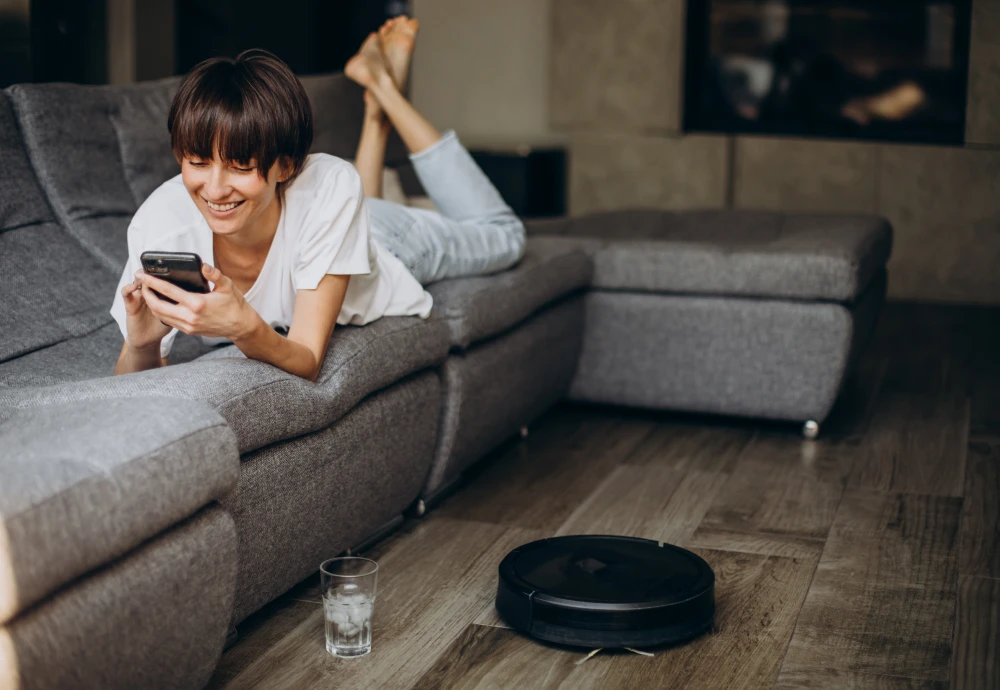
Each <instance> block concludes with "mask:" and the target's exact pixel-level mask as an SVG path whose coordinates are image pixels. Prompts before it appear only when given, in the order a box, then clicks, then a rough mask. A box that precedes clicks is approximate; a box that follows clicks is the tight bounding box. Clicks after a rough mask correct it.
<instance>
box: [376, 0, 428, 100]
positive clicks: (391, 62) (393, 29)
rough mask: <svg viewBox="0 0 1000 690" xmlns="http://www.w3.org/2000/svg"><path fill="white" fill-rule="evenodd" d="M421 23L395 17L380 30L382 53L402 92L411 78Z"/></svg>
mask: <svg viewBox="0 0 1000 690" xmlns="http://www.w3.org/2000/svg"><path fill="white" fill-rule="evenodd" d="M419 30H420V22H419V21H418V20H416V19H409V18H408V17H406V16H399V17H393V18H392V19H389V20H387V21H386V22H385V24H383V25H382V27H381V28H380V29H379V30H378V37H379V43H380V44H381V46H382V53H383V54H384V55H385V61H386V62H387V63H388V66H389V73H390V74H392V79H393V81H395V82H396V86H397V87H399V90H400V91H403V90H404V89H405V88H406V82H407V81H408V79H409V76H410V58H411V57H413V47H414V44H415V43H416V40H417V31H419Z"/></svg>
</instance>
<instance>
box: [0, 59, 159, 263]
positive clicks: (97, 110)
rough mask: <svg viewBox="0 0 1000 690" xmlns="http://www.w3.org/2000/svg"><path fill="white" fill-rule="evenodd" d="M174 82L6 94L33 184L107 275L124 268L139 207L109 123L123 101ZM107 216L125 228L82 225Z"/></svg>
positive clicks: (49, 87)
mask: <svg viewBox="0 0 1000 690" xmlns="http://www.w3.org/2000/svg"><path fill="white" fill-rule="evenodd" d="M174 81H175V80H173V79H171V80H167V82H166V85H165V82H146V83H143V84H135V85H131V86H81V85H77V84H18V85H15V86H12V87H10V88H9V89H8V90H7V93H8V96H9V97H10V100H11V103H12V104H13V106H14V112H15V115H16V117H17V121H18V125H19V126H20V129H21V134H22V136H23V139H24V143H25V147H26V148H27V151H28V154H29V156H30V158H31V162H32V165H33V166H34V169H35V173H36V175H37V177H38V181H39V183H40V184H41V187H42V189H43V190H44V191H45V195H46V198H47V199H48V202H49V204H50V206H51V207H52V210H53V211H54V212H55V215H56V217H57V219H58V220H59V221H60V223H61V224H62V225H63V226H64V227H65V228H66V230H67V231H68V232H69V233H70V234H72V235H73V236H74V237H75V238H76V239H77V240H79V241H80V243H81V244H83V245H84V247H85V248H86V249H87V250H88V251H90V252H91V253H93V254H94V256H96V257H97V258H98V259H99V260H100V261H101V263H102V264H103V265H104V266H105V267H106V268H108V269H109V270H111V271H113V272H114V271H120V270H121V266H122V265H123V264H124V259H125V254H126V239H125V229H126V228H127V225H128V223H127V220H128V218H130V217H131V216H132V214H133V213H134V212H135V210H136V208H138V205H137V204H136V200H135V197H134V196H133V193H132V189H131V187H130V186H129V184H128V181H127V180H126V177H125V169H124V166H123V163H122V150H121V145H120V142H119V138H118V134H117V133H116V131H115V127H114V125H113V124H112V120H111V117H112V114H113V113H117V112H118V111H119V109H120V108H121V104H122V102H123V100H125V99H130V98H131V99H138V100H141V99H142V97H143V96H144V95H147V94H155V93H158V92H160V91H162V90H163V89H164V88H171V86H170V85H172V84H173V83H174ZM109 217H111V218H114V217H118V218H124V219H125V222H124V223H122V224H120V225H114V226H111V227H109V226H107V225H94V224H92V223H81V222H80V221H84V220H92V219H105V218H109ZM112 230H113V231H114V232H109V231H112Z"/></svg>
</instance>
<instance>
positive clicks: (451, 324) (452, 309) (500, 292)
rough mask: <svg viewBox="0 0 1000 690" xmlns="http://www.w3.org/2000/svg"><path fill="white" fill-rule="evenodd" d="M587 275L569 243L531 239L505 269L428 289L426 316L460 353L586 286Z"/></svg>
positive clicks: (588, 266) (588, 268) (583, 259)
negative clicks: (430, 303) (442, 327)
mask: <svg viewBox="0 0 1000 690" xmlns="http://www.w3.org/2000/svg"><path fill="white" fill-rule="evenodd" d="M592 273H593V265H592V263H591V260H590V258H589V257H588V256H587V254H586V253H585V252H584V251H582V250H581V249H580V248H579V247H578V246H577V244H576V243H575V242H573V241H572V240H566V239H563V238H557V237H532V238H529V239H528V243H527V248H526V250H525V254H524V258H522V259H521V261H520V263H518V264H517V266H515V267H514V268H512V269H510V270H509V271H504V272H503V273H497V274H495V275H490V276H478V277H475V278H456V279H454V280H442V281H440V282H438V283H435V284H433V285H431V286H430V287H429V288H428V292H430V293H431V295H432V296H433V297H434V310H433V312H432V313H431V318H433V319H438V320H440V321H443V322H444V323H446V324H448V328H449V329H450V331H451V344H452V347H454V348H458V349H465V348H467V347H469V345H471V344H472V343H475V342H478V341H481V340H485V339H487V338H490V337H492V336H495V335H497V334H499V333H502V332H504V331H506V330H508V329H510V328H511V327H512V326H514V325H516V324H518V323H520V322H521V321H524V320H525V319H527V318H528V317H529V316H531V315H532V314H533V313H535V312H536V311H538V310H539V309H541V308H543V307H545V306H546V305H549V304H551V303H553V302H555V301H557V300H559V299H560V298H562V297H564V296H566V295H568V294H570V293H572V292H575V291H577V290H581V289H583V288H586V287H587V286H588V285H589V284H590V280H591V275H592Z"/></svg>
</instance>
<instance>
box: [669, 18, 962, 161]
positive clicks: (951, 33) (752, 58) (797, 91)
mask: <svg viewBox="0 0 1000 690" xmlns="http://www.w3.org/2000/svg"><path fill="white" fill-rule="evenodd" d="M970 11H971V0H689V1H688V18H687V55H686V60H687V62H686V65H685V85H684V129H685V131H689V132H726V133H738V132H747V133H766V134H782V135H792V136H820V137H842V138H850V139H877V140H883V141H910V142H930V143H963V142H964V137H965V97H966V88H967V80H968V63H969V22H970Z"/></svg>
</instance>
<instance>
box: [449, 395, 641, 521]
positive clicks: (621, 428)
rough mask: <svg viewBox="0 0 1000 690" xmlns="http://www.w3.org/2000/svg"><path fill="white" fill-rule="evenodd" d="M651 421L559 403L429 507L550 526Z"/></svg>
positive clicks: (451, 513)
mask: <svg viewBox="0 0 1000 690" xmlns="http://www.w3.org/2000/svg"><path fill="white" fill-rule="evenodd" d="M654 420H655V417H652V416H650V415H647V414H631V413H628V412H624V413H622V412H614V413H612V412H608V411H607V410H604V409H603V408H597V409H593V410H591V409H588V408H578V407H569V408H567V409H563V410H559V411H557V412H556V413H555V414H554V415H552V417H551V418H550V419H549V420H547V423H546V424H545V425H544V426H543V427H540V428H538V429H537V432H536V433H532V434H531V435H529V436H528V438H527V439H526V440H525V442H523V443H520V444H517V445H515V446H513V447H511V448H509V449H508V450H507V451H506V452H504V453H503V454H501V456H500V457H497V458H494V459H492V460H491V461H490V462H488V464H486V465H485V466H484V467H483V468H481V469H480V471H479V472H478V474H475V475H474V476H473V477H472V478H471V479H470V481H469V483H468V484H467V485H466V486H464V487H462V489H461V491H459V492H458V493H457V494H455V495H453V496H452V497H450V498H449V499H448V500H446V501H445V502H444V503H442V504H441V506H439V507H438V508H437V509H435V511H434V513H435V514H441V515H444V516H448V517H461V518H463V519H469V520H477V521H480V522H491V523H494V524H499V525H512V526H518V527H523V528H538V529H544V530H548V531H549V532H550V533H551V532H554V531H555V530H556V529H558V527H559V525H561V524H562V523H563V522H564V521H565V520H566V518H567V517H568V516H569V515H570V513H572V512H573V510H575V509H576V507H577V506H578V505H580V503H581V502H582V501H584V500H585V499H586V498H587V496H589V495H590V493H591V492H592V491H594V489H596V488H597V487H598V486H599V485H600V483H601V482H602V481H603V479H604V477H605V476H606V475H607V473H608V472H610V471H611V470H612V469H614V467H615V466H617V465H618V464H619V463H620V462H621V461H622V460H623V459H624V458H625V457H627V456H628V455H629V454H630V453H631V452H632V451H633V450H634V449H635V447H636V445H638V444H639V442H641V441H642V439H643V438H645V436H647V435H648V434H649V433H650V432H651V431H652V430H653V428H654V427H655V425H656V422H655V421H654Z"/></svg>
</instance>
